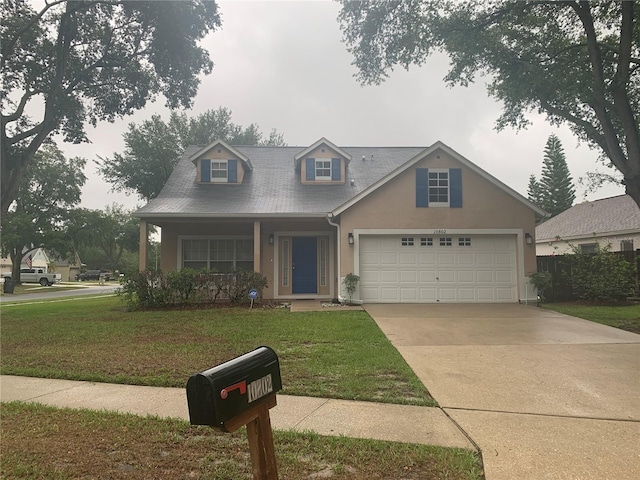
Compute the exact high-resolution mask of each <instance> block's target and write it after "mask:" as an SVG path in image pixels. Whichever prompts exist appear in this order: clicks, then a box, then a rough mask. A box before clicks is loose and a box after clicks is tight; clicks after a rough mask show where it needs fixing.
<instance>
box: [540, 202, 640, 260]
mask: <svg viewBox="0 0 640 480" xmlns="http://www.w3.org/2000/svg"><path fill="white" fill-rule="evenodd" d="M596 244H599V245H600V247H605V246H610V247H611V250H612V251H613V252H619V251H623V250H635V249H637V248H640V208H638V205H636V202H634V201H633V199H632V198H631V197H630V196H629V195H619V196H617V197H610V198H603V199H600V200H595V201H593V202H584V203H580V204H578V205H574V206H573V207H571V208H570V209H568V210H565V211H564V212H562V213H561V214H559V215H556V216H555V217H553V218H551V219H549V220H547V221H546V222H544V223H542V224H540V225H538V226H537V227H536V252H537V254H538V255H560V254H563V253H571V251H572V249H571V245H575V246H577V247H578V248H580V249H581V250H582V251H585V252H594V251H595V248H596Z"/></svg>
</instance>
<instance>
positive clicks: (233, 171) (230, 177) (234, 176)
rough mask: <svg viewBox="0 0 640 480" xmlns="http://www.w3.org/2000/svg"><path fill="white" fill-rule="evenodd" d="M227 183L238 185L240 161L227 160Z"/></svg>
mask: <svg viewBox="0 0 640 480" xmlns="http://www.w3.org/2000/svg"><path fill="white" fill-rule="evenodd" d="M227 182H229V183H238V161H237V160H227Z"/></svg>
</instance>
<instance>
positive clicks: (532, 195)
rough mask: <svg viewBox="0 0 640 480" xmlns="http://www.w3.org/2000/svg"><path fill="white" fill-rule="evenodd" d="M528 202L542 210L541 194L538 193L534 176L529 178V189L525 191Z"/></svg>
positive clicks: (538, 188)
mask: <svg viewBox="0 0 640 480" xmlns="http://www.w3.org/2000/svg"><path fill="white" fill-rule="evenodd" d="M527 195H528V196H529V201H530V202H532V203H534V204H535V205H537V206H538V207H540V208H542V192H541V191H540V183H538V180H537V179H536V176H535V175H533V174H532V175H531V176H529V188H528V190H527Z"/></svg>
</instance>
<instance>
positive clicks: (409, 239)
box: [400, 237, 413, 247]
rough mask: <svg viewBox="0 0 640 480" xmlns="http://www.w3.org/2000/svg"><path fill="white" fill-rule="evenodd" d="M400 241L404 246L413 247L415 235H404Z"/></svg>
mask: <svg viewBox="0 0 640 480" xmlns="http://www.w3.org/2000/svg"><path fill="white" fill-rule="evenodd" d="M400 243H401V245H402V246H403V247H413V237H402V239H401V241H400Z"/></svg>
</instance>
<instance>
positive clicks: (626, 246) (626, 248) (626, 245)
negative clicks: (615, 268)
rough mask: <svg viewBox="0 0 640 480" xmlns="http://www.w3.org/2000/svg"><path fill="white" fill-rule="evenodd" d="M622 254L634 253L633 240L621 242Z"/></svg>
mask: <svg viewBox="0 0 640 480" xmlns="http://www.w3.org/2000/svg"><path fill="white" fill-rule="evenodd" d="M620 251H621V252H633V239H632V240H620Z"/></svg>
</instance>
